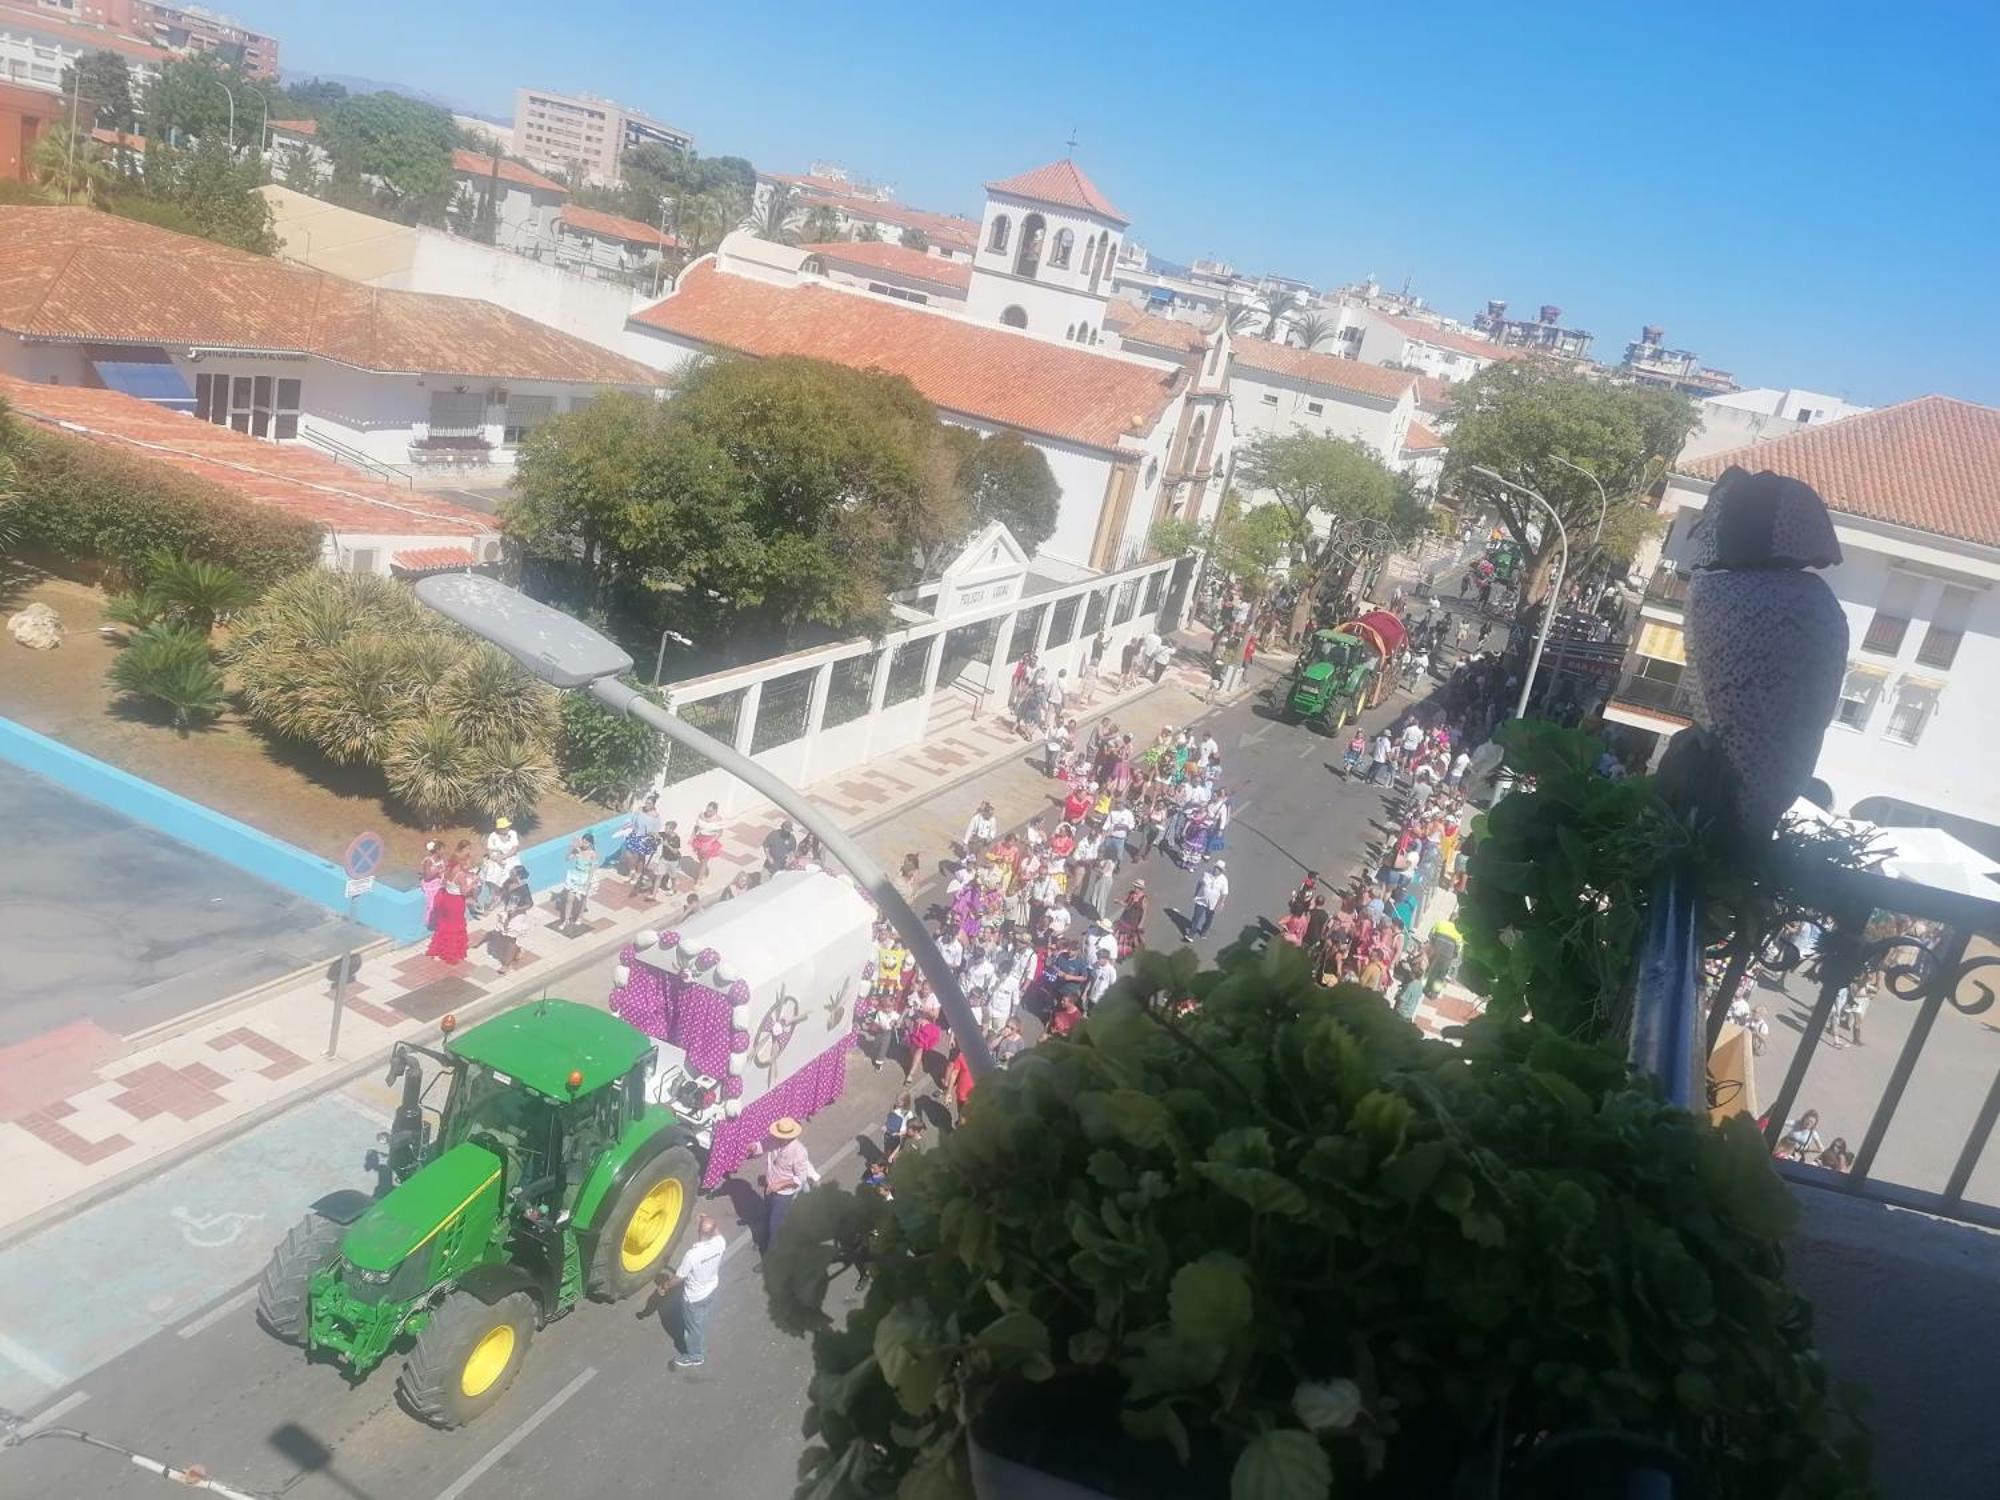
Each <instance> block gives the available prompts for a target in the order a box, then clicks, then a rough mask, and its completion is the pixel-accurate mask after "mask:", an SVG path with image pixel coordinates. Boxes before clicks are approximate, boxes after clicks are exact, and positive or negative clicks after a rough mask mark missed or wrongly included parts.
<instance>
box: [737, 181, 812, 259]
mask: <svg viewBox="0 0 2000 1500" xmlns="http://www.w3.org/2000/svg"><path fill="white" fill-rule="evenodd" d="M804 216H805V206H804V205H803V204H802V203H801V202H800V201H799V190H798V189H797V188H795V187H793V186H792V185H791V184H790V183H789V182H774V183H772V184H770V186H769V187H768V188H766V189H765V192H764V198H763V203H762V206H761V207H760V206H757V205H756V204H755V203H753V204H752V206H751V209H750V212H749V213H748V214H747V215H746V216H745V217H744V220H743V222H742V223H741V224H739V225H737V226H736V227H737V228H739V229H747V230H749V231H750V232H751V233H752V234H754V235H756V236H757V238H758V239H760V240H769V241H770V242H771V243H772V244H774V245H796V244H797V243H798V242H799V220H800V219H801V218H803V217H804Z"/></svg>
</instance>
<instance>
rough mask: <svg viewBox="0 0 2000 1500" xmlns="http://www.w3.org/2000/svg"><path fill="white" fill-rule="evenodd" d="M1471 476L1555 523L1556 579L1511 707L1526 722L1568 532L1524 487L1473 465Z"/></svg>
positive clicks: (1566, 553)
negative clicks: (1518, 497) (1519, 498)
mask: <svg viewBox="0 0 2000 1500" xmlns="http://www.w3.org/2000/svg"><path fill="white" fill-rule="evenodd" d="M1470 472H1471V473H1474V474H1477V475H1478V476H1479V477H1480V478H1481V479H1490V480H1492V481H1493V483H1495V484H1497V485H1499V486H1500V487H1501V488H1502V489H1507V490H1512V491H1513V492H1514V493H1515V494H1517V495H1523V496H1526V497H1527V498H1528V499H1530V500H1532V501H1534V502H1535V504H1537V505H1539V506H1541V508H1542V509H1543V510H1545V511H1547V512H1548V513H1549V519H1550V520H1551V521H1553V522H1554V523H1555V528H1556V536H1557V537H1558V538H1559V539H1560V540H1561V542H1562V551H1561V552H1559V553H1558V554H1556V576H1555V577H1554V579H1552V580H1551V581H1550V583H1549V599H1548V603H1547V604H1546V605H1544V606H1543V608H1542V628H1541V629H1540V630H1538V631H1536V632H1535V649H1534V650H1533V651H1532V652H1531V653H1530V654H1529V656H1528V670H1527V673H1526V674H1525V675H1524V676H1523V677H1522V679H1521V699H1520V701H1519V702H1518V703H1516V704H1515V705H1514V717H1515V718H1517V719H1525V718H1526V717H1527V716H1528V695H1529V694H1530V693H1532V692H1533V691H1534V690H1535V673H1536V672H1537V671H1539V670H1540V668H1541V665H1542V648H1543V647H1544V646H1546V645H1547V644H1548V643H1549V626H1550V625H1552V624H1554V623H1555V618H1556V603H1557V601H1558V600H1560V599H1561V598H1562V583H1563V569H1564V568H1565V567H1567V566H1568V564H1569V531H1568V530H1567V528H1565V527H1564V525H1563V523H1562V517H1561V516H1559V515H1557V514H1556V508H1555V507H1554V506H1553V505H1551V504H1549V502H1548V501H1546V500H1544V499H1543V498H1542V497H1541V496H1540V495H1539V494H1537V493H1536V492H1535V491H1534V490H1531V489H1529V488H1528V487H1527V486H1526V485H1524V484H1516V483H1514V482H1513V481H1512V480H1511V479H1502V478H1501V477H1500V476H1499V475H1498V474H1496V473H1494V472H1493V471H1492V470H1491V469H1486V468H1481V467H1479V466H1478V465H1476V464H1475V465H1474V466H1473V467H1472V469H1471V470H1470Z"/></svg>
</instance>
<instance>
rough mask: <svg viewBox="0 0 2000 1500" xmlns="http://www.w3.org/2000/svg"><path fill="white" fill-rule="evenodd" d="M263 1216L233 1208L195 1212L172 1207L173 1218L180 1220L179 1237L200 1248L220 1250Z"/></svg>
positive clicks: (231, 1243) (233, 1242)
mask: <svg viewBox="0 0 2000 1500" xmlns="http://www.w3.org/2000/svg"><path fill="white" fill-rule="evenodd" d="M263 1217H264V1216H263V1215H262V1214H244V1213H237V1212H235V1211H234V1210H227V1211H225V1212H223V1213H219V1214H196V1213H193V1212H191V1211H190V1210H188V1209H186V1208H181V1207H177V1208H175V1209H174V1218H176V1219H177V1220H179V1221H180V1226H181V1238H182V1239H184V1240H186V1241H187V1242H188V1243H189V1244H190V1245H193V1246H195V1247H196V1248H197V1249H201V1250H220V1249H221V1248H222V1247H223V1246H224V1245H233V1244H235V1243H236V1242H237V1240H239V1239H241V1238H242V1236H243V1231H244V1230H245V1229H246V1228H248V1227H249V1226H250V1225H252V1224H254V1223H256V1222H257V1221H258V1220H259V1219H261V1218H263Z"/></svg>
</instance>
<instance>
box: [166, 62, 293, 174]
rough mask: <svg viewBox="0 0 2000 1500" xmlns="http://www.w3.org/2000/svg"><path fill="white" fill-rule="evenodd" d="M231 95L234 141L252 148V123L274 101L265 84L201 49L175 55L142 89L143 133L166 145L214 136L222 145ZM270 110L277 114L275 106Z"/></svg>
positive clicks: (254, 128)
mask: <svg viewBox="0 0 2000 1500" xmlns="http://www.w3.org/2000/svg"><path fill="white" fill-rule="evenodd" d="M232 96H233V97H234V99H235V101H236V104H235V120H236V141H235V144H236V146H237V148H238V149H241V150H254V149H255V148H256V147H257V146H258V145H259V142H258V141H257V139H256V136H257V122H258V120H260V119H261V118H262V117H263V112H264V109H265V107H266V105H267V104H269V103H274V102H276V96H275V92H274V91H273V90H271V89H270V86H269V85H268V84H266V83H265V82H264V81H263V80H262V79H258V78H252V77H251V76H250V75H249V74H248V73H246V72H244V71H243V68H242V67H241V66H240V65H238V64H232V63H226V62H223V61H221V60H220V59H218V58H216V57H214V56H212V55H210V54H207V53H198V54H196V55H194V56H191V57H182V58H175V59H174V60H173V61H171V62H168V63H165V64H163V65H162V66H161V68H160V70H159V73H158V75H157V76H156V77H155V78H154V80H153V83H152V86H151V87H150V88H148V89H147V90H146V100H145V114H146V135H147V138H148V139H149V140H150V139H153V138H156V137H157V138H158V139H159V140H161V141H162V142H164V143H165V144H167V145H169V146H182V145H189V144H192V143H194V142H197V141H207V140H210V139H214V140H219V141H221V142H222V143H223V145H224V146H225V147H227V146H228V145H229V143H230V142H229V134H230V128H229V127H230V113H231V111H230V99H231V97H232ZM271 112H272V113H273V114H274V115H277V116H278V117H279V118H281V119H282V118H283V113H282V111H281V110H277V109H273V110H272V111H271Z"/></svg>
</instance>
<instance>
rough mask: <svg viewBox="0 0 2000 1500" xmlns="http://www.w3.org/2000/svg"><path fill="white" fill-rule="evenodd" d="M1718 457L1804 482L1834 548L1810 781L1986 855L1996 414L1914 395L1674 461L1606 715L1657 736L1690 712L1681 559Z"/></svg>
mask: <svg viewBox="0 0 2000 1500" xmlns="http://www.w3.org/2000/svg"><path fill="white" fill-rule="evenodd" d="M1732 465H1741V466H1742V467H1743V468H1746V469H1750V470H1753V471H1756V470H1766V469H1768V470H1770V471H1772V472H1774V473H1778V474H1785V475H1789V476H1790V477H1792V478H1795V479H1800V480H1803V481H1805V482H1806V483H1807V484H1810V485H1811V486H1812V487H1813V488H1814V489H1815V490H1817V491H1818V492H1819V494H1820V496H1821V498H1822V499H1824V500H1825V501H1826V505H1827V509H1828V510H1829V511H1831V512H1832V514H1833V522H1834V529H1835V532H1836V534H1837V535H1838V537H1839V540H1840V548H1841V553H1842V559H1841V562H1840V563H1839V565H1838V566H1836V567H1833V568H1829V569H1827V570H1826V571H1825V572H1824V574H1823V575H1822V576H1823V577H1824V578H1825V579H1826V581H1827V583H1828V585H1829V586H1830V587H1831V588H1832V589H1833V592H1834V595H1835V597H1837V598H1838V599H1839V601H1840V604H1841V608H1842V610H1843V611H1844V612H1845V613H1846V615H1847V624H1848V648H1847V649H1848V671H1847V677H1846V681H1845V683H1844V684H1843V686H1842V688H1841V694H1840V705H1839V708H1838V710H1837V711H1836V713H1835V716H1834V722H1833V724H1832V725H1831V727H1829V728H1828V730H1827V733H1826V742H1825V744H1824V746H1823V747H1822V749H1821V751H1820V757H1819V764H1818V766H1817V768H1816V775H1817V777H1818V779H1819V780H1820V782H1821V783H1822V784H1823V789H1824V791H1825V793H1826V794H1827V796H1828V798H1829V800H1830V801H1831V803H1832V807H1833V810H1834V811H1836V812H1838V813H1841V814H1844V815H1848V816H1852V817H1858V818H1865V819H1868V820H1870V821H1873V822H1878V823H1884V824H1888V825H1890V826H1895V827H1909V826H1934V827H1942V828H1945V829H1947V830H1949V831H1950V832H1952V833H1953V834H1955V835H1956V836H1957V837H1959V838H1961V839H1963V840H1964V841H1965V842H1967V843H1969V844H1971V845H1973V846H1974V847H1975V848H1978V849H1980V850H1982V851H1983V852H1985V853H1987V854H1989V855H1993V856H1995V857H2000V781H1996V780H1995V779H1994V777H1993V776H1992V775H1991V774H1990V772H1989V771H1988V769H1987V766H1986V758H1987V756H1989V755H1990V754H1991V753H1992V749H1991V747H1992V745H1993V742H1994V739H1995V735H1996V731H2000V706H1996V700H1995V698H1994V695H1993V692H1992V685H1993V684H1994V683H1995V682H2000V481H1996V479H1995V476H1996V475H2000V409H1995V408H1993V407H1988V406H1977V405H1974V404H1973V403H1971V402H1969V401H1955V400H1952V399H1951V398H1949V397H1946V396H1924V397H1921V398H1919V399H1917V400H1915V401H1905V402H1903V403H1901V404H1900V405H1897V406H1887V407H1883V408H1882V409H1881V410H1879V411H1873V412H1868V413H1865V414H1863V415H1859V416H1849V417H1845V418H1843V419H1841V420H1839V421H1836V422H1825V423H1813V424H1809V425H1807V426H1805V427H1803V428H1801V429H1799V430H1797V431H1794V432H1792V433H1790V434H1789V435H1787V436H1784V437H1780V438H1776V439H1773V440H1772V441H1769V442H1763V443H1758V444H1756V445H1755V446H1753V447H1750V448H1742V449H1736V450H1733V451H1730V452H1724V453H1714V454H1710V455H1708V456H1707V457H1704V458H1700V459H1697V460H1695V461H1693V462H1688V461H1686V460H1683V461H1682V463H1681V464H1680V466H1679V469H1678V471H1677V472H1676V473H1674V474H1673V475H1672V476H1671V477H1670V479H1669V481H1668V485H1667V489H1666V494H1665V497H1664V499H1663V500H1662V502H1661V510H1662V512H1663V513H1664V514H1666V515H1668V516H1670V517H1671V518H1672V524H1671V529H1670V530H1669V532H1668V534H1667V539H1666V543H1665V547H1664V556H1663V560H1662V562H1661V564H1660V568H1659V571H1658V572H1656V573H1655V574H1654V575H1653V578H1652V580H1651V582H1650V584H1649V586H1648V588H1647V591H1646V598H1645V601H1644V604H1643V605H1642V608H1641V615H1642V619H1641V622H1640V628H1639V633H1638V636H1637V639H1636V640H1635V642H1634V643H1633V647H1632V651H1631V654H1630V655H1629V656H1628V658H1627V661H1626V666H1625V672H1624V675H1623V676H1622V677H1621V679H1620V681H1619V683H1618V686H1617V687H1616V688H1615V689H1614V690H1613V692H1612V694H1611V695H1610V699H1609V701H1608V703H1607V704H1606V707H1605V718H1606V719H1608V720H1610V721H1611V722H1612V723H1615V724H1622V725H1625V726H1627V727H1628V728H1631V729H1634V730H1640V731H1645V732H1648V733H1651V734H1653V735H1655V736H1657V737H1658V738H1657V740H1656V741H1655V748H1656V749H1657V748H1658V746H1660V745H1663V744H1664V743H1665V741H1666V739H1667V738H1668V737H1669V736H1671V735H1672V734H1673V732H1674V731H1676V730H1677V729H1679V728H1680V727H1681V726H1683V725H1685V724H1686V723H1688V722H1689V721H1690V720H1692V719H1694V718H1697V717H1699V707H1700V700H1699V696H1698V695H1699V691H1700V685H1699V684H1698V683H1697V682H1695V681H1694V680H1693V674H1692V672H1691V670H1690V668H1689V665H1688V662H1687V653H1686V647H1685V643H1684V640H1683V637H1682V624H1683V619H1684V615H1685V610H1686V603H1687V591H1688V579H1687V576H1686V575H1685V573H1683V572H1682V571H1681V569H1680V566H1679V559H1681V558H1682V557H1684V556H1686V555H1687V552H1688V538H1689V535H1690V533H1691V532H1692V530H1693V528H1694V527H1695V525H1696V524H1698V523H1699V521H1700V519H1701V515H1702V512H1703V509H1704V507H1705V506H1706V504H1707V501H1708V494H1709V490H1710V488H1711V487H1712V486H1713V484H1714V482H1715V481H1716V480H1717V479H1719V478H1721V477H1722V475H1723V473H1724V472H1725V471H1727V470H1728V469H1729V468H1730V467H1731V466H1732Z"/></svg>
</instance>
